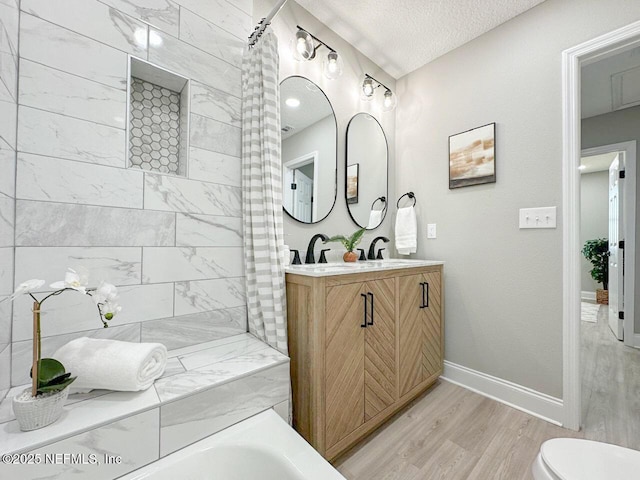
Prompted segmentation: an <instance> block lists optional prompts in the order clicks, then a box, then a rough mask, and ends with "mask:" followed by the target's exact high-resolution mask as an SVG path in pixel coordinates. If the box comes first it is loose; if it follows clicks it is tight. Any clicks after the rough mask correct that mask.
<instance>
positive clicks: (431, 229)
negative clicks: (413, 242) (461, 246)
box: [427, 223, 436, 238]
mask: <svg viewBox="0 0 640 480" xmlns="http://www.w3.org/2000/svg"><path fill="white" fill-rule="evenodd" d="M427 238H436V224H435V223H429V224H427Z"/></svg>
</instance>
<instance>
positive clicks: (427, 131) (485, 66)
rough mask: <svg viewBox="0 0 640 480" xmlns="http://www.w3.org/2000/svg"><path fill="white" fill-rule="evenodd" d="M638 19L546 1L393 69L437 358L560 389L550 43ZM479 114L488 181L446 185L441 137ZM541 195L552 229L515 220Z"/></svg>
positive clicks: (557, 118) (400, 186)
mask: <svg viewBox="0 0 640 480" xmlns="http://www.w3.org/2000/svg"><path fill="white" fill-rule="evenodd" d="M639 19H640V2H637V1H636V0H610V1H606V2H603V1H601V0H547V1H546V2H544V3H542V4H540V5H538V6H536V7H534V8H533V9H531V10H529V11H527V12H525V13H523V14H522V15H519V16H518V17H516V18H514V19H512V20H511V21H509V22H507V23H505V24H503V25H500V26H499V27H497V28H495V29H493V30H491V31H490V32H487V33H486V34H484V35H482V36H481V37H479V38H477V39H475V40H473V41H471V42H469V43H467V44H465V45H463V46H461V47H460V48H458V49H456V50H454V51H452V52H450V53H448V54H446V55H444V56H442V57H440V58H438V59H437V60H435V61H433V62H431V63H430V64H428V65H425V66H424V67H422V68H420V69H418V70H416V71H414V72H413V73H411V74H409V75H407V76H405V77H403V78H402V79H400V80H399V81H398V84H397V86H398V91H399V93H400V97H399V110H398V112H397V130H396V132H397V136H396V144H397V150H396V162H397V166H396V171H397V173H396V178H397V183H396V191H397V192H404V191H407V190H413V191H414V192H415V193H416V195H417V198H418V209H419V217H420V218H419V222H420V226H419V228H420V231H421V234H422V235H424V233H425V232H424V229H425V227H426V223H427V222H429V223H437V224H438V238H437V239H435V240H428V241H427V240H425V241H422V242H419V243H418V245H419V247H418V248H419V250H418V253H417V255H416V256H417V257H420V258H434V259H441V260H444V261H446V262H447V263H446V265H445V270H444V271H445V275H444V278H445V287H446V303H445V323H446V327H445V339H446V340H445V358H446V359H447V360H449V361H450V362H453V363H456V364H460V365H463V366H465V367H468V368H471V369H474V370H478V371H480V372H484V373H487V374H490V375H494V376H496V377H499V378H502V379H505V380H509V381H512V382H515V383H517V384H520V385H523V386H526V387H529V388H532V389H534V390H537V391H539V392H543V393H546V394H549V395H552V396H555V397H561V396H562V295H563V292H562V269H561V265H562V221H563V216H562V213H563V208H562V207H563V206H562V203H561V199H562V183H561V165H562V106H561V100H562V94H561V86H562V81H561V53H562V51H563V50H565V49H567V48H569V47H572V46H574V45H577V44H579V43H581V42H584V41H586V40H588V39H591V38H593V37H596V36H598V35H600V34H603V33H605V32H608V31H610V30H613V29H615V28H618V27H621V26H623V25H626V24H628V23H631V22H633V21H636V20H639ZM424 40H425V41H428V34H427V37H426V38H425V39H424ZM491 122H496V123H497V132H496V135H497V138H496V168H497V183H495V184H490V185H482V186H475V187H467V188H460V189H457V190H449V189H448V152H447V139H448V137H449V135H451V134H454V133H457V132H461V131H465V130H468V129H470V128H473V127H476V126H480V125H485V124H487V123H491ZM551 205H557V206H558V207H559V209H558V228H557V229H555V230H519V229H518V209H519V208H522V207H537V206H551ZM423 238H424V237H423Z"/></svg>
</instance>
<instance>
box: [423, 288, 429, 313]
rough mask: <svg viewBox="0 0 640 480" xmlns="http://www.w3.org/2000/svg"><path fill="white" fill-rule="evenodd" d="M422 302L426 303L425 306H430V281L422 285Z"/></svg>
mask: <svg viewBox="0 0 640 480" xmlns="http://www.w3.org/2000/svg"><path fill="white" fill-rule="evenodd" d="M425 298H426V300H425ZM422 304H423V305H424V308H429V283H428V282H424V284H423V285H422Z"/></svg>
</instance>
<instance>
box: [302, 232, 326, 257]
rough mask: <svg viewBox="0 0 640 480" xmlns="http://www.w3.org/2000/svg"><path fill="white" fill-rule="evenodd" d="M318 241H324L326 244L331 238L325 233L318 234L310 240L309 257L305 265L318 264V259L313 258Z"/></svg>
mask: <svg viewBox="0 0 640 480" xmlns="http://www.w3.org/2000/svg"><path fill="white" fill-rule="evenodd" d="M318 239H322V241H323V242H326V241H327V240H329V237H327V236H326V235H325V234H323V233H318V234H316V235H314V236H313V237H311V240H309V246H308V247H307V256H306V257H305V258H304V263H316V258H315V257H314V256H313V249H314V248H315V246H316V242H317V241H318Z"/></svg>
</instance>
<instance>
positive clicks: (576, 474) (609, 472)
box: [540, 438, 640, 480]
mask: <svg viewBox="0 0 640 480" xmlns="http://www.w3.org/2000/svg"><path fill="white" fill-rule="evenodd" d="M540 453H541V455H542V459H543V460H544V462H545V464H546V465H547V467H549V469H551V471H552V472H553V473H555V474H556V475H557V476H558V477H560V478H561V479H563V480H608V479H614V478H615V479H618V478H619V479H627V478H629V479H631V478H638V477H637V475H640V452H639V451H637V450H631V449H629V448H623V447H619V446H617V445H611V444H609V443H601V442H594V441H591V440H582V439H578V438H554V439H552V440H547V441H546V442H544V443H543V444H542V447H540Z"/></svg>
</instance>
